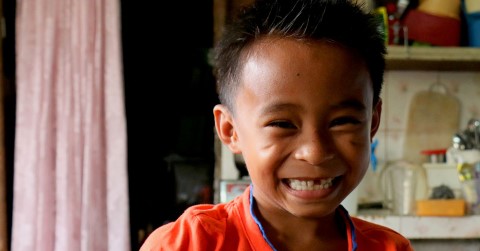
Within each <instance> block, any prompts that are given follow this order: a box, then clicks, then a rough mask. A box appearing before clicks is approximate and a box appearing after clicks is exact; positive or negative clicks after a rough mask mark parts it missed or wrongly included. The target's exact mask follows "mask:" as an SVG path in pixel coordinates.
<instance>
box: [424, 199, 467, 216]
mask: <svg viewBox="0 0 480 251" xmlns="http://www.w3.org/2000/svg"><path fill="white" fill-rule="evenodd" d="M465 214H466V203H465V200H463V199H438V200H437V199H435V200H434V199H432V200H417V215H419V216H464V215H465Z"/></svg>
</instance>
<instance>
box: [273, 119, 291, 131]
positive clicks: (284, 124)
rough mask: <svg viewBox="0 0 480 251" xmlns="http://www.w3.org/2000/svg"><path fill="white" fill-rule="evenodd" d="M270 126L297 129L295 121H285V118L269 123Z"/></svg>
mask: <svg viewBox="0 0 480 251" xmlns="http://www.w3.org/2000/svg"><path fill="white" fill-rule="evenodd" d="M268 126H270V127H278V128H285V129H295V128H296V127H295V125H294V124H293V123H291V122H288V121H285V120H278V121H272V122H270V123H269V124H268Z"/></svg>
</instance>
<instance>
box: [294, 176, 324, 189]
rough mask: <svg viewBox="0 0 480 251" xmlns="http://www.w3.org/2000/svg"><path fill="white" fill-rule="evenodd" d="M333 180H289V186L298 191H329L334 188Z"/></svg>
mask: <svg viewBox="0 0 480 251" xmlns="http://www.w3.org/2000/svg"><path fill="white" fill-rule="evenodd" d="M332 180H333V178H328V179H321V180H297V179H288V180H287V184H288V186H289V187H290V188H291V189H293V190H297V191H314V190H322V189H327V188H330V187H331V186H332Z"/></svg>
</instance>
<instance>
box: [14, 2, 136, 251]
mask: <svg viewBox="0 0 480 251" xmlns="http://www.w3.org/2000/svg"><path fill="white" fill-rule="evenodd" d="M119 5H120V4H119V1H118V0H17V17H16V18H17V20H16V27H17V34H16V46H17V47H16V50H17V52H16V53H17V54H16V56H17V111H16V113H17V117H16V119H17V121H16V139H15V140H16V141H15V171H14V202H13V229H12V250H13V251H27V250H28V251H32V250H38V251H43V250H45V251H51V250H58V251H67V250H68V251H76V250H83V251H102V250H112V251H113V250H115V251H119V250H129V249H130V239H129V236H130V234H129V231H130V230H129V209H128V186H127V168H126V159H127V156H126V121H125V111H124V97H123V78H122V64H121V43H120V38H121V35H120V6H119Z"/></svg>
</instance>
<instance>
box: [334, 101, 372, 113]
mask: <svg viewBox="0 0 480 251" xmlns="http://www.w3.org/2000/svg"><path fill="white" fill-rule="evenodd" d="M343 108H352V109H354V110H357V111H364V110H365V109H366V107H365V104H363V103H362V102H360V101H358V100H356V99H347V100H343V101H342V102H340V103H339V104H336V105H334V106H333V109H343Z"/></svg>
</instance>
